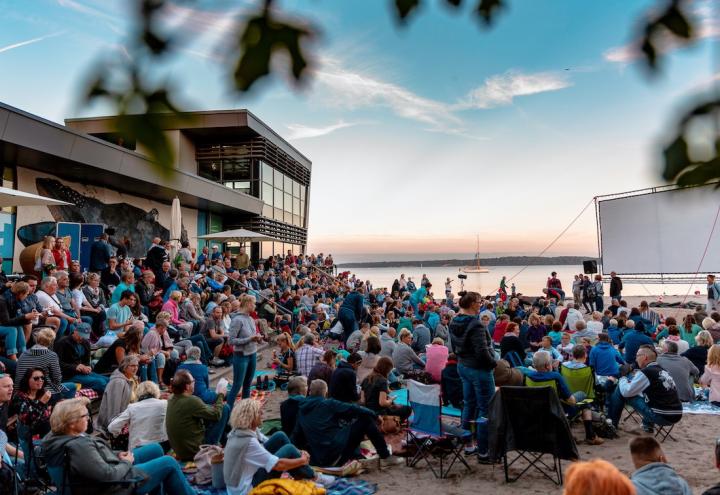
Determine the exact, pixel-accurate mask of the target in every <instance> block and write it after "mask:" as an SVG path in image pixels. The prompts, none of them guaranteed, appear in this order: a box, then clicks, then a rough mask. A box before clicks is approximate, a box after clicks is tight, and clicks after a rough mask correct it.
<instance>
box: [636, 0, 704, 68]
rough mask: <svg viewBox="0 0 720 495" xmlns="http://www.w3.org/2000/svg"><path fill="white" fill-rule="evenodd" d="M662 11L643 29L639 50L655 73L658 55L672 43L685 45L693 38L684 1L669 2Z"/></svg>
mask: <svg viewBox="0 0 720 495" xmlns="http://www.w3.org/2000/svg"><path fill="white" fill-rule="evenodd" d="M666 3H667V5H666V6H665V9H664V10H661V11H660V12H659V13H657V14H654V15H651V16H650V18H649V19H648V21H647V23H646V24H645V26H644V27H643V33H642V37H641V41H640V50H641V51H642V53H643V55H644V56H645V62H646V63H647V65H648V67H649V68H650V69H651V70H653V71H655V70H657V69H658V68H659V67H658V61H659V59H658V54H659V53H662V52H663V49H664V48H665V47H667V46H668V45H670V44H672V43H678V42H680V43H687V42H688V41H690V39H691V38H692V36H693V28H692V25H691V24H690V21H689V16H688V15H687V14H686V12H685V10H684V8H685V6H686V4H687V3H688V2H687V1H686V0H669V1H666Z"/></svg>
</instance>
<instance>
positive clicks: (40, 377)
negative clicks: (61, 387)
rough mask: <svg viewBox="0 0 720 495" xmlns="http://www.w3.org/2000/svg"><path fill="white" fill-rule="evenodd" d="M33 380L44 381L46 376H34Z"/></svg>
mask: <svg viewBox="0 0 720 495" xmlns="http://www.w3.org/2000/svg"><path fill="white" fill-rule="evenodd" d="M31 380H32V381H34V382H42V381H45V377H44V376H33V377H32V378H31Z"/></svg>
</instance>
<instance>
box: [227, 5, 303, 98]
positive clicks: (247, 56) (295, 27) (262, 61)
mask: <svg viewBox="0 0 720 495" xmlns="http://www.w3.org/2000/svg"><path fill="white" fill-rule="evenodd" d="M269 6H270V2H268V3H267V4H266V8H265V9H264V10H263V12H262V13H261V14H260V15H257V16H255V17H251V18H250V19H248V21H247V25H246V27H245V31H244V32H243V33H242V35H241V36H240V43H239V53H238V55H239V57H238V60H237V63H236V65H235V71H234V72H233V78H234V82H235V87H236V89H238V90H239V91H248V90H249V89H250V88H251V87H252V85H253V84H255V82H257V81H258V80H260V79H261V78H263V77H265V76H267V75H268V74H270V70H271V66H272V65H271V64H272V58H273V55H274V54H275V53H278V52H279V53H282V52H286V53H287V55H288V56H289V60H290V72H291V73H292V75H293V77H294V78H295V80H296V81H297V82H301V81H302V78H303V76H304V74H305V72H306V70H307V67H308V57H307V56H306V55H305V53H304V52H303V49H302V45H303V40H305V39H310V38H312V37H313V36H314V31H312V30H311V29H309V28H305V27H303V26H301V25H299V24H293V23H291V22H289V21H279V20H276V19H275V18H274V17H273V14H272V11H271V9H270V8H269Z"/></svg>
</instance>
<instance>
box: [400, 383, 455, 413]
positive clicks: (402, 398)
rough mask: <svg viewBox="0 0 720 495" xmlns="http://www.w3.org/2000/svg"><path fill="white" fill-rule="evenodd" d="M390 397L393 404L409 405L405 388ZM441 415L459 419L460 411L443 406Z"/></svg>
mask: <svg viewBox="0 0 720 495" xmlns="http://www.w3.org/2000/svg"><path fill="white" fill-rule="evenodd" d="M390 397H395V404H397V405H399V406H409V405H410V404H408V391H407V389H406V388H401V389H400V390H395V391H393V392H390ZM442 413H443V414H444V415H445V416H453V417H455V418H459V417H460V415H461V413H462V411H461V410H460V409H457V408H455V407H452V406H443V408H442Z"/></svg>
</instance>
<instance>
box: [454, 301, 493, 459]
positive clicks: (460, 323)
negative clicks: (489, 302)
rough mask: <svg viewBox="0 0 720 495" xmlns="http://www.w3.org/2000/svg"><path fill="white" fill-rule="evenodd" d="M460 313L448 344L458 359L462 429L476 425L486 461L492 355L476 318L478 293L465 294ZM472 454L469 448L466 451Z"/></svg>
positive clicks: (479, 303) (489, 342) (480, 455)
mask: <svg viewBox="0 0 720 495" xmlns="http://www.w3.org/2000/svg"><path fill="white" fill-rule="evenodd" d="M459 304H460V313H459V314H458V315H457V316H456V317H455V318H453V320H452V321H451V322H450V328H449V330H450V341H451V342H452V348H453V349H454V350H455V354H457V357H458V373H459V375H460V379H461V380H462V384H463V399H464V402H463V411H462V421H463V428H465V429H466V430H470V429H471V426H472V425H473V424H476V425H477V430H476V431H477V454H478V460H479V461H480V462H482V463H485V462H489V459H488V457H487V453H488V436H487V434H488V431H487V421H486V418H487V412H488V405H489V403H490V399H492V396H493V394H494V393H495V379H494V377H493V369H494V368H495V365H496V363H495V355H494V352H493V345H492V339H491V337H490V333H489V332H488V330H487V328H485V327H484V326H483V325H482V323H480V320H479V319H478V313H479V311H480V307H481V306H482V300H481V298H480V294H478V293H477V292H467V293H466V294H465V295H464V296H462V297H461V298H460V303H459ZM466 451H467V452H472V451H473V450H471V449H466Z"/></svg>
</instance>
